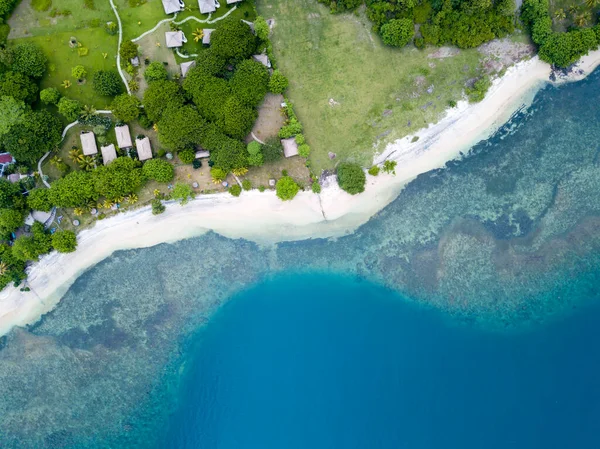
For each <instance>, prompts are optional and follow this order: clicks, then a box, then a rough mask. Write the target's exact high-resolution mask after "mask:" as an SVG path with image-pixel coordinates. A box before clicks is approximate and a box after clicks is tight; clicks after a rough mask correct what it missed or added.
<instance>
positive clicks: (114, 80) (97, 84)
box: [93, 70, 123, 97]
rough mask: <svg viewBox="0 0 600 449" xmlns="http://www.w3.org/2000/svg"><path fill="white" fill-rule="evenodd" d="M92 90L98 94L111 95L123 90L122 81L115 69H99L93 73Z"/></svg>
mask: <svg viewBox="0 0 600 449" xmlns="http://www.w3.org/2000/svg"><path fill="white" fill-rule="evenodd" d="M93 85H94V90H95V91H96V92H98V93H99V94H100V95H104V96H107V97H113V96H115V95H119V94H120V93H121V92H123V82H122V81H121V77H120V76H119V74H118V73H117V71H116V70H99V71H97V72H96V73H94V81H93Z"/></svg>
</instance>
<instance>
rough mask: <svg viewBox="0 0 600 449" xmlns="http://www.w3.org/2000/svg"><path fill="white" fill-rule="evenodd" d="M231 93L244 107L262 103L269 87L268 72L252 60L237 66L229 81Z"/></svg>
mask: <svg viewBox="0 0 600 449" xmlns="http://www.w3.org/2000/svg"><path fill="white" fill-rule="evenodd" d="M229 84H230V86H231V91H232V92H233V94H234V95H235V96H236V97H237V98H238V99H240V100H241V101H242V102H243V103H244V104H245V105H246V106H250V107H255V106H258V105H259V104H260V103H262V101H263V99H264V98H265V94H266V93H267V89H268V85H269V70H268V69H267V68H266V67H265V66H264V65H262V64H261V63H260V62H257V61H255V60H253V59H247V60H245V61H242V62H241V63H239V64H238V66H237V69H236V71H235V73H234V74H233V77H232V78H231V81H229Z"/></svg>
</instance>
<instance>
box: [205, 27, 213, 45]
mask: <svg viewBox="0 0 600 449" xmlns="http://www.w3.org/2000/svg"><path fill="white" fill-rule="evenodd" d="M213 31H215V29H214V28H204V35H203V36H202V43H203V44H204V45H209V44H210V35H211V34H212V32H213Z"/></svg>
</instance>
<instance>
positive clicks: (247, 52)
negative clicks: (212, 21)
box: [210, 19, 257, 63]
mask: <svg viewBox="0 0 600 449" xmlns="http://www.w3.org/2000/svg"><path fill="white" fill-rule="evenodd" d="M256 44H257V42H256V37H255V36H254V34H253V33H252V30H251V29H250V27H249V26H248V25H247V24H245V23H244V22H241V21H240V20H236V19H226V20H224V21H223V23H221V24H220V26H219V27H218V28H217V29H216V30H215V31H214V32H213V33H212V34H211V36H210V45H211V49H212V51H213V52H214V54H215V55H216V56H218V57H220V58H222V59H224V60H225V61H229V62H231V63H236V62H239V61H243V60H244V59H247V58H249V57H250V56H252V55H253V54H254V52H255V50H256Z"/></svg>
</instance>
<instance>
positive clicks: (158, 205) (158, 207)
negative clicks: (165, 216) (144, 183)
mask: <svg viewBox="0 0 600 449" xmlns="http://www.w3.org/2000/svg"><path fill="white" fill-rule="evenodd" d="M164 211H165V205H164V204H163V203H162V201H161V200H159V199H158V198H155V199H153V200H152V215H160V214H162V213H163V212H164Z"/></svg>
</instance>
